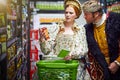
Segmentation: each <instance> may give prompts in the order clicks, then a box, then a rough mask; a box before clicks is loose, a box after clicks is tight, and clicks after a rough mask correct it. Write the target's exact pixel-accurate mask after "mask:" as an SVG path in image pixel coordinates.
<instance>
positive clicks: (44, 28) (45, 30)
mask: <svg viewBox="0 0 120 80" xmlns="http://www.w3.org/2000/svg"><path fill="white" fill-rule="evenodd" d="M40 32H41V33H42V34H44V37H45V40H48V39H50V37H49V33H48V29H47V28H46V27H43V28H41V29H40Z"/></svg>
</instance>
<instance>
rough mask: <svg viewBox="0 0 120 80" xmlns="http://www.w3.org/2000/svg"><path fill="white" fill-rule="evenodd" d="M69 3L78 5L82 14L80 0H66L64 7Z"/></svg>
mask: <svg viewBox="0 0 120 80" xmlns="http://www.w3.org/2000/svg"><path fill="white" fill-rule="evenodd" d="M67 5H74V6H76V7H77V8H78V10H79V12H80V14H81V12H82V11H81V4H80V2H79V0H65V1H64V7H66V6H67ZM80 14H79V15H80Z"/></svg>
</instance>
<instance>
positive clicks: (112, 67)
mask: <svg viewBox="0 0 120 80" xmlns="http://www.w3.org/2000/svg"><path fill="white" fill-rule="evenodd" d="M108 68H109V70H110V71H111V73H112V74H115V73H116V72H117V70H118V69H119V65H117V64H116V63H115V62H112V63H111V64H110V65H109V67H108Z"/></svg>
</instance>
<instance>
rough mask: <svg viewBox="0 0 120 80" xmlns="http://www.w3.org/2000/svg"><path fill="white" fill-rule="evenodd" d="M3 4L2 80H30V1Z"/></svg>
mask: <svg viewBox="0 0 120 80" xmlns="http://www.w3.org/2000/svg"><path fill="white" fill-rule="evenodd" d="M2 2H3V3H2ZM2 2H1V3H0V80H29V74H27V73H29V68H28V64H29V59H28V58H29V51H28V46H29V39H28V38H29V22H28V20H29V16H28V4H27V3H28V2H29V0H4V1H2ZM1 75H2V76H1Z"/></svg>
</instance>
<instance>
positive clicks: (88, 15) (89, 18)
mask: <svg viewBox="0 0 120 80" xmlns="http://www.w3.org/2000/svg"><path fill="white" fill-rule="evenodd" d="M84 18H85V20H86V22H87V23H93V22H94V20H95V18H94V16H93V13H90V12H84Z"/></svg>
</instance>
